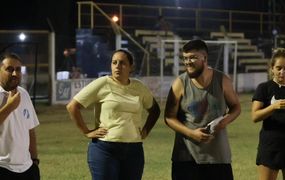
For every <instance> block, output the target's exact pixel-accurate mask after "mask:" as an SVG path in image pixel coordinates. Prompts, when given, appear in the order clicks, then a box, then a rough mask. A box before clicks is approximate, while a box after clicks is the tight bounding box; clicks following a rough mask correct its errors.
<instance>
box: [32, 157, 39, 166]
mask: <svg viewBox="0 0 285 180" xmlns="http://www.w3.org/2000/svg"><path fill="white" fill-rule="evenodd" d="M32 160H33V163H34V164H36V165H39V164H40V160H39V159H38V158H33V159H32Z"/></svg>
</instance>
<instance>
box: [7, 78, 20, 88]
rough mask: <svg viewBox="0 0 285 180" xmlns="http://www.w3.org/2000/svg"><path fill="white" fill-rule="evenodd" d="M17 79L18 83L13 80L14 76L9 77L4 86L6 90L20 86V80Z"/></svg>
mask: <svg viewBox="0 0 285 180" xmlns="http://www.w3.org/2000/svg"><path fill="white" fill-rule="evenodd" d="M16 81H17V83H16V82H15V81H13V79H12V78H11V79H9V80H8V82H7V83H6V85H5V86H4V87H3V88H4V89H5V90H6V91H12V90H14V89H16V88H17V87H18V85H19V84H20V80H19V79H18V78H17V79H16Z"/></svg>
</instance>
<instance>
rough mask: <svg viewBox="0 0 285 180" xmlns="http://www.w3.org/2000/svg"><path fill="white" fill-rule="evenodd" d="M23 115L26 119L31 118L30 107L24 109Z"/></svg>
mask: <svg viewBox="0 0 285 180" xmlns="http://www.w3.org/2000/svg"><path fill="white" fill-rule="evenodd" d="M23 116H24V117H25V118H26V119H29V118H30V112H29V110H28V109H24V110H23Z"/></svg>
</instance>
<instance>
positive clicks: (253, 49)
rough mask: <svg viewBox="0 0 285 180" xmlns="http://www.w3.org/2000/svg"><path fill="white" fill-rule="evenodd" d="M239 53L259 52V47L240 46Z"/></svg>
mask: <svg viewBox="0 0 285 180" xmlns="http://www.w3.org/2000/svg"><path fill="white" fill-rule="evenodd" d="M238 51H254V52H256V51H257V46H254V45H242V44H240V45H238Z"/></svg>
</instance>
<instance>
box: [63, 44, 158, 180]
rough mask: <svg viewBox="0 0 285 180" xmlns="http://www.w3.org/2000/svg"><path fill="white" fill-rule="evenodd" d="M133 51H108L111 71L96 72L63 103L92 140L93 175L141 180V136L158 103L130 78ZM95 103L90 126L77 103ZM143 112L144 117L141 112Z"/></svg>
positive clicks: (106, 179)
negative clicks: (68, 101)
mask: <svg viewBox="0 0 285 180" xmlns="http://www.w3.org/2000/svg"><path fill="white" fill-rule="evenodd" d="M133 62H134V58H133V55H132V54H131V53H130V52H129V51H127V50H123V49H119V50H116V51H115V52H114V53H113V55H112V62H111V70H112V75H111V76H104V77H100V78H98V79H96V80H94V81H93V82H91V83H90V84H88V85H87V86H86V87H85V88H83V89H82V90H81V91H80V92H79V93H78V94H77V95H75V96H74V98H73V99H72V100H71V102H70V103H69V104H68V105H67V110H68V112H69V114H70V117H71V119H73V120H74V121H75V122H76V125H77V127H78V128H79V129H80V130H81V131H82V132H83V133H84V135H85V136H86V137H88V138H90V139H91V140H92V141H91V142H90V143H89V147H88V164H89V168H90V171H91V175H92V179H96V180H115V179H116V180H117V179H122V180H128V179H130V180H140V179H141V177H142V173H143V167H144V153H143V146H142V140H143V139H144V138H146V136H147V135H148V134H149V132H150V131H151V129H152V127H153V126H154V124H155V123H156V121H157V119H158V118H159V114H160V108H159V106H158V104H157V102H156V100H155V99H154V97H153V95H152V93H151V91H150V90H149V89H148V88H147V87H146V86H145V85H144V84H143V83H142V82H141V81H139V80H138V79H135V78H130V73H131V72H132V69H133ZM90 105H93V106H94V107H95V129H92V130H90V129H89V128H88V127H87V126H86V124H85V122H84V120H83V117H82V115H81V111H80V110H81V108H82V107H84V108H86V107H88V106H90ZM144 110H147V112H148V116H147V119H146V120H143V118H142V113H143V111H144Z"/></svg>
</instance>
